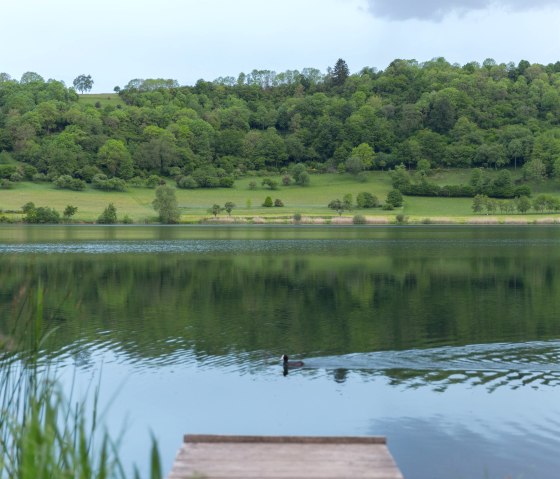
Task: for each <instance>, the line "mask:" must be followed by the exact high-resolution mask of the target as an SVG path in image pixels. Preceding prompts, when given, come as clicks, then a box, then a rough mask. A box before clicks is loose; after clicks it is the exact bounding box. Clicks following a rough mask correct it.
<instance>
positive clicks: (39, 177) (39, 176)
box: [31, 173, 48, 183]
mask: <svg viewBox="0 0 560 479" xmlns="http://www.w3.org/2000/svg"><path fill="white" fill-rule="evenodd" d="M31 180H32V181H33V182H34V183H40V182H41V181H47V180H48V178H47V175H45V173H35V174H34V175H33V178H31Z"/></svg>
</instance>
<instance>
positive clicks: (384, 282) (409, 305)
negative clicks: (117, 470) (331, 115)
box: [0, 226, 560, 479]
mask: <svg viewBox="0 0 560 479" xmlns="http://www.w3.org/2000/svg"><path fill="white" fill-rule="evenodd" d="M40 287H42V288H43V289H44V293H45V317H46V319H47V321H48V324H49V325H50V326H53V327H56V332H55V334H54V335H53V336H52V337H51V338H50V341H49V342H48V344H47V346H46V347H45V350H44V351H43V355H44V359H45V361H48V362H49V363H51V364H55V365H56V370H57V374H58V376H59V377H60V379H61V381H62V383H63V384H64V385H65V387H66V388H67V389H68V390H70V388H71V387H73V394H74V395H75V396H76V395H87V394H91V392H92V390H93V389H94V388H95V386H96V385H97V384H98V383H99V384H100V388H101V404H102V406H106V412H105V413H104V421H105V423H106V424H107V425H108V427H109V429H110V430H111V431H112V433H113V435H117V434H119V433H120V432H123V431H124V432H123V434H124V437H123V442H122V447H121V451H122V454H123V458H124V460H125V462H126V464H127V465H129V464H131V463H132V462H136V463H137V464H138V465H139V466H140V468H141V470H145V469H146V467H147V464H148V459H147V458H148V451H149V444H150V431H151V432H152V433H153V434H154V436H155V437H156V438H157V439H158V441H159V445H160V449H161V453H162V456H163V461H164V466H165V471H166V472H167V471H168V470H169V468H170V466H171V464H172V461H173V459H174V456H175V453H176V451H177V449H178V448H179V446H180V444H181V440H182V435H183V434H184V433H215V434H294V435H385V436H387V438H388V443H389V448H390V450H391V452H392V454H393V456H394V457H395V459H396V461H397V463H398V465H399V467H400V468H401V470H402V471H403V473H404V475H405V477H406V478H407V479H421V478H422V479H424V478H425V479H439V478H442V479H443V478H445V479H450V478H506V477H508V478H509V477H511V478H539V479H547V478H551V479H552V478H554V479H556V478H558V475H559V472H558V471H559V470H560V456H559V454H558V452H559V451H560V316H559V311H560V228H558V227H552V226H551V227H546V226H540V227H509V226H500V227H490V226H484V227H460V226H454V227H436V226H430V227H305V226H302V227H239V228H237V227H231V226H229V227H140V226H132V227H83V226H69V227H22V226H5V227H0V334H2V335H4V336H7V335H8V334H15V335H16V336H17V332H16V333H14V331H17V330H18V328H19V326H18V317H21V314H22V312H21V311H25V310H26V307H27V306H26V305H28V304H30V303H31V302H32V298H34V297H36V294H37V289H38V288H40ZM16 339H17V338H16ZM282 353H287V354H289V355H290V356H291V357H293V358H298V359H299V358H302V359H303V360H304V361H305V365H306V366H305V367H304V368H302V369H300V370H294V371H291V372H290V373H289V374H288V375H287V376H284V375H283V371H282V367H281V365H280V361H279V358H280V356H281V354H282Z"/></svg>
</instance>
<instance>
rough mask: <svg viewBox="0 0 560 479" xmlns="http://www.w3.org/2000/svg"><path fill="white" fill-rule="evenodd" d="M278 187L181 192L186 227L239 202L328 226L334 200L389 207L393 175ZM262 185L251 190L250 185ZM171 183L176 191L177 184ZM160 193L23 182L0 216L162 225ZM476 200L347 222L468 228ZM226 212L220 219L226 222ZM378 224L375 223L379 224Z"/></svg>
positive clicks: (323, 177) (447, 180)
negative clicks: (112, 210)
mask: <svg viewBox="0 0 560 479" xmlns="http://www.w3.org/2000/svg"><path fill="white" fill-rule="evenodd" d="M469 174H470V172H469V171H468V170H458V171H451V172H443V173H437V174H435V175H434V176H433V177H432V178H431V181H435V182H437V183H439V184H459V183H467V182H468V178H469ZM272 178H273V179H274V180H276V181H277V183H278V185H279V186H278V189H276V190H270V189H269V188H268V187H263V186H262V184H261V183H262V180H263V178H262V177H254V176H251V177H245V178H242V179H239V180H237V181H236V182H235V185H234V187H233V188H215V189H194V190H181V189H176V195H177V200H178V203H179V207H180V209H181V221H182V222H197V221H199V220H201V219H205V218H206V219H207V218H211V217H212V215H211V213H209V211H208V210H209V209H210V208H211V207H212V205H213V204H218V205H220V206H223V205H224V204H225V203H226V202H228V201H231V202H233V203H235V205H236V207H235V208H234V210H233V212H232V216H233V217H237V218H249V219H252V218H259V217H261V218H266V220H267V221H275V219H276V220H277V221H288V220H291V218H292V216H293V215H294V213H301V214H302V216H304V217H306V216H308V217H320V218H323V219H324V220H325V221H329V220H331V219H332V218H336V217H337V216H338V215H337V213H336V212H334V211H333V210H331V209H329V208H328V207H327V205H328V204H329V202H330V201H332V200H333V199H337V198H339V199H342V198H343V197H344V195H346V194H351V195H352V198H353V201H354V203H355V201H356V196H357V195H358V193H360V192H369V193H371V194H373V195H375V196H377V198H378V199H379V201H380V202H381V203H384V202H385V198H386V196H387V193H388V192H389V191H390V190H391V180H390V177H389V174H388V173H387V172H379V171H377V172H370V173H369V174H368V176H367V181H366V182H360V181H357V180H356V178H354V177H352V176H351V175H347V174H320V175H312V176H311V184H310V185H309V186H306V187H301V186H296V185H290V186H283V185H282V177H281V176H276V177H272ZM252 182H254V183H255V184H256V188H255V189H251V187H250V183H252ZM168 184H169V185H170V186H172V187H174V183H173V181H172V180H168ZM538 190H540V191H546V192H547V193H549V194H550V193H551V194H554V195H556V194H557V192H556V191H555V190H557V187H556V185H555V184H548V183H547V184H543V185H541V186H540V187H538V188H534V187H533V191H538ZM267 196H270V197H271V198H272V200H273V201H275V200H276V199H279V200H281V201H282V203H283V204H284V207H272V208H266V207H263V206H262V204H263V203H264V201H265V198H266V197H267ZM154 197H155V190H154V189H150V188H139V187H129V188H128V189H127V191H126V192H123V193H117V192H104V191H100V190H94V189H92V188H89V187H88V188H87V189H86V190H85V191H81V192H74V191H69V190H57V189H56V188H54V186H53V185H52V184H51V183H39V184H37V183H29V182H24V183H17V184H16V187H15V188H14V189H10V190H0V211H3V212H4V214H7V215H8V216H12V217H16V218H19V217H21V215H18V214H15V213H10V212H14V211H19V210H20V209H21V207H22V206H23V205H24V204H25V203H27V202H29V201H31V202H33V203H35V205H36V206H49V207H52V208H55V209H56V210H58V211H59V212H60V213H62V211H63V210H64V208H65V207H66V206H67V205H69V204H70V205H73V206H77V207H78V212H77V214H76V215H75V217H74V220H76V221H80V222H93V221H95V220H96V219H97V218H98V216H99V215H100V214H101V212H102V211H103V209H104V208H105V207H106V206H107V205H108V204H109V203H113V204H114V205H115V207H116V208H117V214H118V217H119V220H120V219H122V218H123V217H124V216H125V215H128V216H129V217H130V218H131V219H132V220H133V221H134V222H135V223H144V222H152V221H157V219H156V213H155V211H154V210H153V208H152V205H151V204H152V201H153V199H154ZM471 206H472V199H470V198H426V197H412V196H409V197H405V199H404V205H403V207H402V208H397V209H394V210H391V211H385V210H383V209H381V208H371V209H354V210H353V211H346V212H345V213H344V214H343V217H347V218H348V220H350V219H351V218H352V217H353V216H354V215H355V214H362V215H364V216H366V217H370V218H378V219H379V220H380V221H383V220H384V219H385V220H387V221H391V222H392V221H394V219H395V217H396V215H399V214H404V215H406V216H407V217H408V219H409V221H411V222H422V221H425V220H427V219H429V220H433V221H434V222H437V221H438V220H439V221H443V222H457V223H462V222H466V221H469V220H470V219H472V217H473V216H475V215H473V212H472V208H471ZM541 216H542V215H535V214H528V215H525V216H521V215H517V214H516V215H510V217H511V218H514V220H515V221H535V220H537V219H538V218H540V217H541ZM226 217H227V214H226V213H225V212H223V213H221V214H220V215H219V218H222V219H224V218H226ZM475 217H476V218H478V219H480V220H484V215H482V216H481V215H476V216H475ZM546 217H547V218H551V217H552V218H556V217H558V215H550V214H547V215H546ZM492 218H494V222H501V221H507V219H506V218H505V216H503V215H494V216H493V217H492ZM373 222H375V221H373Z"/></svg>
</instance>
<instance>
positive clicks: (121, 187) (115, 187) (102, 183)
mask: <svg viewBox="0 0 560 479" xmlns="http://www.w3.org/2000/svg"><path fill="white" fill-rule="evenodd" d="M91 184H92V186H93V187H94V188H96V189H98V190H103V191H126V181H124V180H123V179H121V178H109V179H107V176H106V175H103V174H98V175H95V176H94V177H93V180H92V183H91Z"/></svg>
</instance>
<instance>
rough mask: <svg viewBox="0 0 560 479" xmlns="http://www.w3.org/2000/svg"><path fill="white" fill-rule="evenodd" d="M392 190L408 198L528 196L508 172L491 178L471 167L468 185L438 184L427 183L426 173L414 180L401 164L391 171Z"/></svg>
mask: <svg viewBox="0 0 560 479" xmlns="http://www.w3.org/2000/svg"><path fill="white" fill-rule="evenodd" d="M390 175H391V181H392V184H393V188H395V190H398V191H400V192H401V193H403V194H405V195H408V196H445V197H456V198H457V197H458V198H472V197H474V196H476V195H485V196H489V197H492V198H518V197H520V196H526V197H529V196H531V188H530V187H529V186H528V185H525V184H523V185H521V184H516V182H517V183H520V180H516V182H514V180H513V178H512V175H511V173H510V171H509V170H505V169H504V170H501V171H499V172H498V174H496V175H494V176H493V177H491V176H490V175H488V173H487V172H486V171H485V170H483V169H481V168H474V169H473V170H472V172H471V177H470V179H469V183H468V184H459V185H443V186H441V185H439V184H437V183H435V182H433V181H430V180H429V176H428V172H427V171H426V170H420V172H419V174H416V175H415V176H417V177H419V179H418V180H416V179H415V178H414V177H413V176H411V175H410V172H408V171H407V170H406V169H405V167H404V166H403V165H399V166H396V167H395V169H394V170H392V171H391V172H390Z"/></svg>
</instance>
